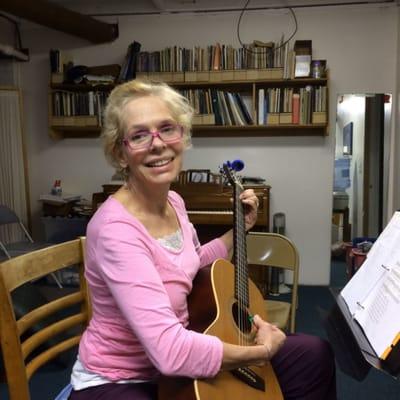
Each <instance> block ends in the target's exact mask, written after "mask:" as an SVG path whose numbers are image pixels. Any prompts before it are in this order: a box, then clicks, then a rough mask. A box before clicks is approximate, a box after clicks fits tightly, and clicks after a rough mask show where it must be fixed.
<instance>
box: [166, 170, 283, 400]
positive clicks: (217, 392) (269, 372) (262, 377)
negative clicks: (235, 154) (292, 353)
mask: <svg viewBox="0 0 400 400" xmlns="http://www.w3.org/2000/svg"><path fill="white" fill-rule="evenodd" d="M223 173H224V175H225V176H226V178H227V179H228V181H229V182H230V184H231V185H232V186H233V189H234V190H233V194H234V213H233V214H234V229H233V231H234V235H233V236H234V254H233V260H234V265H232V264H231V263H230V262H228V261H226V260H222V259H220V260H217V261H215V262H214V263H213V264H212V266H211V267H207V268H203V269H201V270H200V271H199V273H198V274H197V276H196V278H195V280H194V282H193V290H192V292H191V294H190V296H189V297H188V307H189V316H190V323H189V327H188V329H191V330H194V331H196V332H203V333H205V334H208V335H214V336H217V337H219V338H220V339H221V340H222V341H224V342H227V343H232V344H238V345H242V346H252V345H253V344H254V332H252V324H251V317H252V316H253V315H255V314H258V315H260V316H261V317H262V318H263V319H264V320H266V319H267V315H266V311H265V305H264V299H263V296H262V294H261V293H260V291H259V290H258V288H257V286H256V285H255V284H254V283H253V282H252V281H251V280H249V274H248V266H247V252H246V236H245V235H246V232H245V219H244V210H243V204H242V202H241V200H240V198H239V196H240V193H241V192H242V190H243V188H242V185H241V183H240V181H239V179H238V178H237V176H236V173H235V171H233V170H232V169H231V168H230V166H229V165H228V164H224V166H223ZM206 300H209V301H206ZM227 399H229V400H283V395H282V392H281V389H280V386H279V383H278V380H277V378H276V375H275V373H274V371H273V369H272V366H271V364H270V363H267V364H266V365H264V366H262V367H257V366H249V367H245V368H238V369H235V370H232V371H223V372H219V373H218V374H217V376H216V377H214V378H210V379H194V380H193V379H189V378H168V377H162V378H161V379H160V382H159V400H227Z"/></svg>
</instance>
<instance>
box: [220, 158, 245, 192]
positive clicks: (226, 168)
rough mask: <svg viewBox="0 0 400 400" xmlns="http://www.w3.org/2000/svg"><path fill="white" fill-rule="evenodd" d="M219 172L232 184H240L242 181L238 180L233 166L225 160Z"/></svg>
mask: <svg viewBox="0 0 400 400" xmlns="http://www.w3.org/2000/svg"><path fill="white" fill-rule="evenodd" d="M221 173H222V174H223V175H224V177H225V178H226V180H227V181H228V182H229V183H230V184H231V185H232V186H235V185H239V186H242V183H241V181H240V178H239V177H238V175H237V174H236V170H235V169H234V167H233V166H232V164H231V163H230V162H229V161H227V162H224V163H223V164H222V167H221Z"/></svg>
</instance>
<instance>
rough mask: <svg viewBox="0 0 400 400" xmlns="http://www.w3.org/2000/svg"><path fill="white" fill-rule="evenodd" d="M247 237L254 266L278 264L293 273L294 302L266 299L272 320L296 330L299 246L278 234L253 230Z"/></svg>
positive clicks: (270, 319)
mask: <svg viewBox="0 0 400 400" xmlns="http://www.w3.org/2000/svg"><path fill="white" fill-rule="evenodd" d="M246 238H247V239H246V240H247V259H248V263H249V266H250V267H252V268H253V266H256V267H263V268H266V267H276V268H282V269H287V270H290V271H292V273H293V286H292V295H291V301H290V302H284V301H277V300H265V305H266V308H267V315H268V320H269V322H272V323H275V324H276V325H277V326H278V327H279V328H281V329H287V328H289V331H290V332H292V333H293V332H294V331H295V327H296V308H297V287H298V280H299V256H298V252H297V249H296V247H295V245H294V244H293V243H292V242H291V241H290V239H288V238H287V237H285V236H283V235H280V234H278V233H267V232H249V233H248V235H247V236H246ZM264 275H265V274H264Z"/></svg>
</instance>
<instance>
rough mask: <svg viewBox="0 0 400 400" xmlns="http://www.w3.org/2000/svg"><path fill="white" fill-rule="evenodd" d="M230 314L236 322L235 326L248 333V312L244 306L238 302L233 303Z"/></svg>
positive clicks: (249, 323) (249, 324) (249, 327)
mask: <svg viewBox="0 0 400 400" xmlns="http://www.w3.org/2000/svg"><path fill="white" fill-rule="evenodd" d="M232 315H233V319H234V320H235V322H236V325H237V327H238V328H239V329H240V330H241V331H242V332H243V333H250V331H251V322H250V314H249V313H248V312H247V310H246V308H245V307H243V306H241V305H239V304H238V303H233V305H232Z"/></svg>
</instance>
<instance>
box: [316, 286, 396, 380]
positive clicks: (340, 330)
mask: <svg viewBox="0 0 400 400" xmlns="http://www.w3.org/2000/svg"><path fill="white" fill-rule="evenodd" d="M331 292H332V295H333V296H334V298H335V300H336V303H335V305H334V306H333V308H332V309H331V310H330V311H329V312H328V313H326V314H325V315H324V316H323V321H324V328H325V331H326V334H327V336H328V339H329V342H330V343H331V345H332V348H333V350H334V353H335V357H336V361H337V363H338V365H339V367H340V369H341V370H342V371H343V372H344V373H345V374H346V375H349V376H351V377H352V378H354V379H356V380H358V381H362V380H363V379H364V378H365V377H366V376H367V374H368V372H369V370H370V368H371V366H372V367H374V368H376V369H378V370H381V371H383V372H386V373H388V374H389V375H391V376H392V377H394V378H396V379H399V378H400V342H399V343H397V345H396V346H395V347H394V348H393V349H392V351H391V352H390V354H389V356H388V357H387V359H386V360H385V361H382V360H380V359H379V358H378V356H377V355H376V353H375V352H374V350H373V349H372V347H371V345H370V343H369V342H368V339H367V338H366V336H365V334H364V332H363V330H362V329H361V327H360V325H359V324H358V323H357V321H355V320H354V319H353V318H352V316H351V314H350V311H349V309H348V307H347V305H346V303H345V301H344V299H343V298H342V296H340V295H339V290H336V289H332V290H331Z"/></svg>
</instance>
